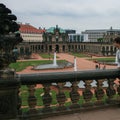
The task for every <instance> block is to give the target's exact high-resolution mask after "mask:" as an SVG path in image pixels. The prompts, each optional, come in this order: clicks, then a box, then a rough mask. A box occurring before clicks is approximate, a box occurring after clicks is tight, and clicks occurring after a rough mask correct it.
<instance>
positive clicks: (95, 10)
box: [0, 0, 120, 32]
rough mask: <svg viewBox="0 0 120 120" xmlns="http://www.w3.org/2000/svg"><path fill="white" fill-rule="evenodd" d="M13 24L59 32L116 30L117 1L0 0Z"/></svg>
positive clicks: (119, 6) (119, 17) (118, 19)
mask: <svg viewBox="0 0 120 120" xmlns="http://www.w3.org/2000/svg"><path fill="white" fill-rule="evenodd" d="M0 1H1V3H3V4H5V5H6V7H8V8H9V9H11V10H12V13H13V14H15V15H16V16H17V18H18V19H17V21H18V22H22V23H30V24H31V25H33V26H35V27H37V28H38V27H42V28H44V27H45V28H46V29H47V28H49V27H51V26H52V27H54V26H56V25H58V26H59V27H61V28H63V29H75V30H77V32H81V31H84V30H86V29H109V28H110V27H111V26H112V27H113V29H119V28H120V0H0Z"/></svg>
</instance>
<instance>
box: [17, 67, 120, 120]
mask: <svg viewBox="0 0 120 120" xmlns="http://www.w3.org/2000/svg"><path fill="white" fill-rule="evenodd" d="M119 74H120V71H119V69H109V70H88V71H76V72H59V73H58V72H54V73H39V74H38V73H37V74H18V75H17V77H18V79H19V81H20V83H21V88H20V90H19V96H20V98H21V102H19V105H18V106H19V107H18V111H19V113H20V114H19V117H20V118H21V119H37V118H38V119H39V118H43V117H48V116H54V115H61V114H68V113H73V112H80V111H83V110H89V109H97V108H101V107H109V106H114V105H118V104H119V103H120V81H119Z"/></svg>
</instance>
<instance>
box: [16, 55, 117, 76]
mask: <svg viewBox="0 0 120 120" xmlns="http://www.w3.org/2000/svg"><path fill="white" fill-rule="evenodd" d="M57 56H58V57H59V58H57V60H67V61H69V62H71V63H74V56H73V55H70V54H67V53H59V54H57ZM33 57H34V60H36V59H37V60H43V58H41V57H40V56H38V55H35V54H34V55H33ZM93 58H94V57H93ZM88 59H91V58H88ZM32 60H33V59H32ZM76 62H77V70H78V71H79V70H90V69H95V65H96V63H94V62H93V61H90V60H87V58H79V57H76ZM102 68H103V65H101V69H102ZM114 68H117V67H116V66H111V65H106V69H114ZM73 70H74V68H66V69H55V70H38V71H36V70H32V66H29V67H27V68H26V69H24V70H23V71H21V72H17V73H18V74H22V73H24V74H25V73H42V72H63V71H73Z"/></svg>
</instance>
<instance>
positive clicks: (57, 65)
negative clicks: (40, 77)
mask: <svg viewBox="0 0 120 120" xmlns="http://www.w3.org/2000/svg"><path fill="white" fill-rule="evenodd" d="M67 67H73V64H72V63H70V62H64V63H57V60H56V52H54V59H53V64H44V65H38V66H34V67H33V68H32V69H33V70H45V69H46V70H48V69H62V68H67Z"/></svg>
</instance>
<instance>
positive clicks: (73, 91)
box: [70, 82, 80, 109]
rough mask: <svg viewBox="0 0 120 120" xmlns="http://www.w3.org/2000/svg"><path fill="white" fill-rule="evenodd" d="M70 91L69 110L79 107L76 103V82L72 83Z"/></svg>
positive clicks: (77, 94)
mask: <svg viewBox="0 0 120 120" xmlns="http://www.w3.org/2000/svg"><path fill="white" fill-rule="evenodd" d="M71 87H72V90H71V92H70V98H71V101H72V105H71V106H70V108H71V109H75V108H79V107H80V105H79V104H78V101H79V99H80V94H79V93H78V82H72V86H71Z"/></svg>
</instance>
